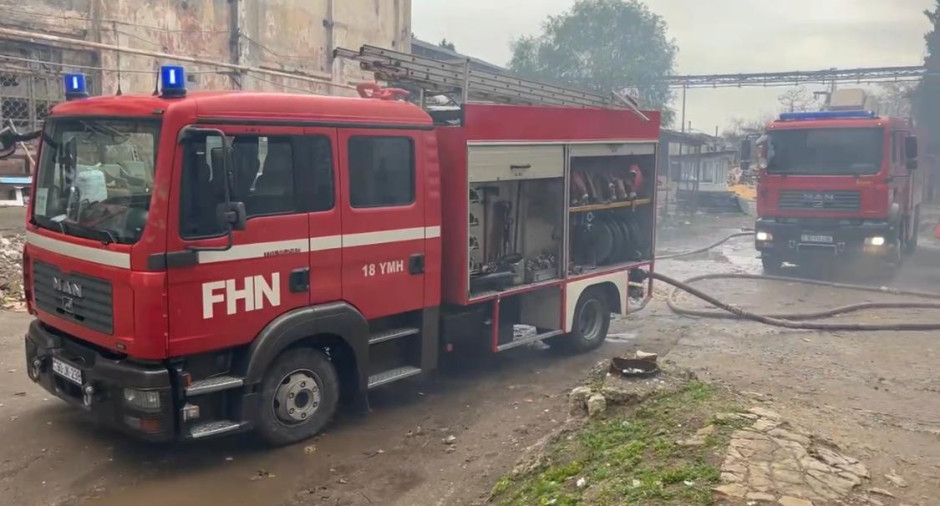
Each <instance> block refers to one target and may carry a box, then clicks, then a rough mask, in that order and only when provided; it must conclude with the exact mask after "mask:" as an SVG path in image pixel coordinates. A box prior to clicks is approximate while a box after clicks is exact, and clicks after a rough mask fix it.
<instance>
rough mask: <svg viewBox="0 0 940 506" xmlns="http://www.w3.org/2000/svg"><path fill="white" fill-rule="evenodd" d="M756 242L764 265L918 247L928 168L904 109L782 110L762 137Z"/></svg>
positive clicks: (888, 255)
mask: <svg viewBox="0 0 940 506" xmlns="http://www.w3.org/2000/svg"><path fill="white" fill-rule="evenodd" d="M760 149H761V152H762V157H763V158H762V164H761V170H760V176H759V183H758V191H757V214H758V219H757V226H756V229H755V230H756V232H755V239H756V246H757V249H758V250H759V251H760V252H761V260H762V262H763V265H764V269H765V270H766V271H769V272H775V271H777V270H778V269H779V268H780V266H781V264H782V263H784V262H789V263H795V264H799V263H803V262H805V261H807V260H809V259H818V258H825V259H832V258H836V257H839V258H841V257H848V258H870V257H874V258H878V259H881V260H886V261H888V262H889V263H891V264H893V265H897V264H899V263H900V261H901V258H902V255H903V254H904V253H911V252H913V251H914V249H915V248H916V247H917V236H918V232H917V230H918V224H919V222H920V202H921V199H922V193H923V184H922V174H921V173H920V171H918V170H917V165H918V153H917V137H916V134H915V130H914V128H913V126H912V124H911V122H910V121H909V120H907V119H901V118H889V117H880V116H878V115H877V114H875V113H872V112H870V111H863V110H849V111H820V112H797V113H786V114H781V115H780V119H779V120H777V121H774V122H773V123H771V124H770V125H768V126H767V131H766V134H765V138H764V139H762V142H761V148H760Z"/></svg>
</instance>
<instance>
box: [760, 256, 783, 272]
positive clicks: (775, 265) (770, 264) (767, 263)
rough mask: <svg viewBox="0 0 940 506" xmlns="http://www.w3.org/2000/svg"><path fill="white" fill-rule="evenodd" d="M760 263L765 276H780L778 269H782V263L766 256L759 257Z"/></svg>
mask: <svg viewBox="0 0 940 506" xmlns="http://www.w3.org/2000/svg"><path fill="white" fill-rule="evenodd" d="M760 263H761V265H762V266H763V267H764V273H765V274H780V269H781V268H782V267H783V262H781V261H780V260H777V259H776V258H773V257H769V256H767V255H762V256H761V257H760Z"/></svg>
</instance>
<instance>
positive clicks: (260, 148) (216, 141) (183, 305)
mask: <svg viewBox="0 0 940 506" xmlns="http://www.w3.org/2000/svg"><path fill="white" fill-rule="evenodd" d="M223 130H224V131H225V134H226V136H227V137H229V138H230V139H231V143H232V147H233V150H232V156H231V158H230V163H231V164H232V167H233V169H234V175H235V177H234V180H233V181H231V182H230V183H229V190H230V194H231V200H232V201H238V202H243V203H244V205H245V210H246V215H247V218H248V219H247V222H246V226H245V230H240V231H235V232H234V233H233V235H232V241H233V244H232V246H231V247H230V248H228V249H225V247H226V245H227V242H228V240H227V235H226V233H225V230H224V228H223V227H222V226H221V224H220V221H219V219H218V217H217V206H218V204H220V203H221V202H223V199H224V191H225V184H226V183H225V175H224V174H223V172H222V170H221V167H215V166H214V164H213V159H216V160H219V161H221V158H216V157H215V156H213V155H212V153H213V150H221V146H222V141H221V137H220V136H218V135H216V134H211V135H205V134H197V135H195V136H193V137H191V138H188V139H187V140H185V141H184V142H183V144H182V145H181V146H180V149H179V150H178V151H182V154H181V157H182V159H181V160H180V161H181V165H182V170H181V171H179V172H180V174H179V175H178V176H177V177H179V186H178V188H180V196H179V209H178V213H177V212H175V213H171V215H170V219H171V222H172V221H175V223H177V224H178V228H177V227H176V226H170V227H168V229H169V230H171V231H173V232H171V233H169V234H168V238H167V244H168V249H167V251H168V254H167V270H168V284H169V294H168V297H169V308H170V314H169V315H168V317H169V328H170V336H169V343H168V347H169V353H170V355H184V354H189V353H197V352H200V351H206V350H209V349H216V348H225V347H229V346H235V345H239V344H244V343H248V342H250V341H251V340H253V339H254V338H255V336H256V335H257V334H258V333H259V332H260V331H261V330H262V329H263V328H264V326H265V325H267V324H268V322H270V321H271V320H273V319H274V318H275V317H277V316H278V315H280V314H282V313H285V312H287V311H290V310H291V309H294V308H298V307H303V306H307V305H308V304H309V301H310V293H311V289H310V286H309V285H308V283H307V282H306V280H305V279H306V278H305V273H307V274H309V267H310V256H309V245H310V231H309V228H308V227H309V224H308V220H309V217H308V213H307V208H306V203H305V197H306V196H307V195H306V192H305V191H304V183H305V182H309V180H307V179H304V177H303V175H304V174H305V173H306V172H305V171H306V169H307V167H308V166H309V165H310V164H311V163H313V160H312V159H311V158H310V153H311V150H310V149H309V145H310V142H311V140H310V139H308V138H306V137H304V136H303V135H300V134H299V132H298V131H297V130H289V129H286V128H282V127H271V128H270V129H268V128H267V127H234V126H233V127H226V128H224V129H223ZM216 153H220V151H216ZM174 214H176V216H174ZM336 219H338V217H337V218H336ZM190 246H196V247H201V248H206V247H214V248H217V249H218V250H217V251H205V250H203V251H199V252H197V253H196V254H195V255H191V254H190V255H187V250H188V247H190Z"/></svg>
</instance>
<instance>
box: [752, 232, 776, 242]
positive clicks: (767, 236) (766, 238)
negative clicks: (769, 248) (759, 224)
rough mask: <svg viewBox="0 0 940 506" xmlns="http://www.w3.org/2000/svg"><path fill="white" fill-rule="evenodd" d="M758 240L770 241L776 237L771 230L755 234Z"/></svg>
mask: <svg viewBox="0 0 940 506" xmlns="http://www.w3.org/2000/svg"><path fill="white" fill-rule="evenodd" d="M755 238H756V239H757V240H758V241H769V240H771V239H773V238H774V236H773V234H771V233H770V232H758V233H757V234H756V236H755Z"/></svg>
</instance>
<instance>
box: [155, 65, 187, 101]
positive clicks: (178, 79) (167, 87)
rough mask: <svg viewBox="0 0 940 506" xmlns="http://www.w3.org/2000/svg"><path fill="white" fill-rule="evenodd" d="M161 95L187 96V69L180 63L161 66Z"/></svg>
mask: <svg viewBox="0 0 940 506" xmlns="http://www.w3.org/2000/svg"><path fill="white" fill-rule="evenodd" d="M160 83H161V84H162V88H161V90H160V93H161V95H163V96H164V97H183V96H186V71H185V70H183V67H182V66H180V65H163V66H162V67H160Z"/></svg>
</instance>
